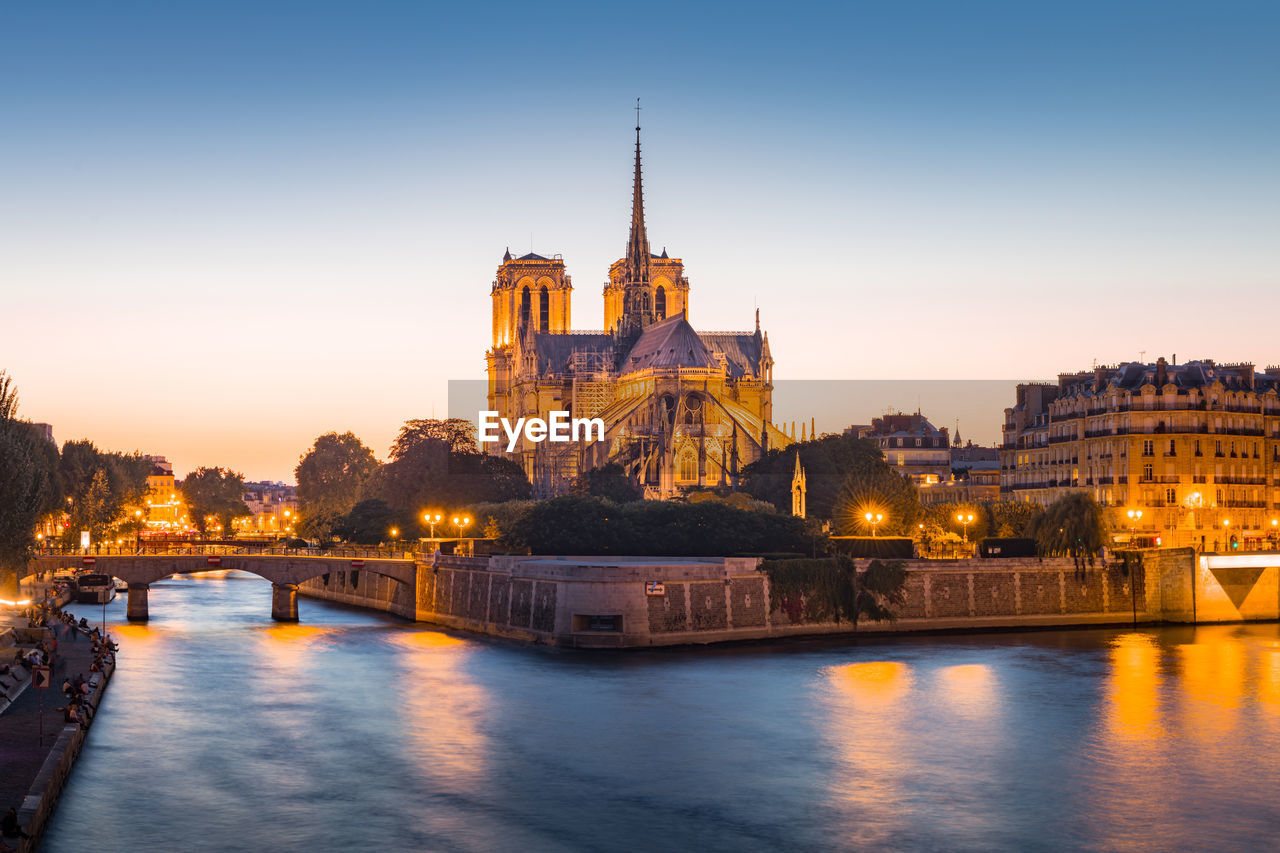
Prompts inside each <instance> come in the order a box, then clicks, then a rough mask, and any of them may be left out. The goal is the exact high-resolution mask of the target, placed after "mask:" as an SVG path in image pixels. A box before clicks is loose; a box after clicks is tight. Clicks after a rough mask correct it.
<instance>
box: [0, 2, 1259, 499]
mask: <svg viewBox="0 0 1280 853" xmlns="http://www.w3.org/2000/svg"><path fill="white" fill-rule="evenodd" d="M1278 40H1280V6H1277V5H1276V4H1274V3H1236V2H1219V3H1212V4H1208V3H1179V2H1159V3H1156V2H1152V3H1116V2H1110V3H1102V2H1070V3H1065V2H1063V3H1055V2H1046V3H1032V4H1028V3H1012V2H1011V3H992V2H970V3H962V4H961V3H948V2H903V3H892V4H889V3H879V2H876V3H872V2H850V3H842V4H804V3H786V4H782V3H773V4H751V3H733V4H727V3H726V4H702V3H695V4H687V3H672V4H662V3H656V4H655V3H646V4H642V5H640V6H637V5H635V4H601V3H591V4H580V5H575V4H503V3H485V4H456V3H455V4H439V5H437V4H428V3H390V2H273V3H261V2H255V3H240V2H233V0H223V2H218V3H203V4H199V3H182V4H174V3H159V2H157V3H145V2H124V3H115V4H101V3H75V2H66V3H57V4H51V3H4V4H0V81H3V82H0V369H3V370H6V371H7V372H8V373H9V374H10V375H11V376H12V377H13V379H14V381H15V383H16V384H17V386H18V389H19V393H20V395H21V404H22V406H21V413H22V414H23V416H25V417H27V418H30V419H32V420H35V421H41V422H48V423H51V424H53V426H54V432H55V435H56V437H57V438H58V439H59V440H60V441H65V440H67V439H73V438H81V437H87V438H91V439H93V440H94V441H95V442H97V443H98V445H99V446H100V447H104V448H108V449H115V450H135V449H136V450H141V451H143V452H146V453H153V454H158V455H165V456H167V457H168V458H169V459H170V460H171V461H173V463H174V466H175V469H176V472H177V473H178V474H179V475H180V476H181V475H182V474H183V473H185V472H186V471H189V470H191V469H192V468H194V467H196V466H199V465H223V466H228V467H231V468H234V469H235V470H238V471H240V472H241V473H243V474H244V475H245V476H246V477H247V478H248V479H251V480H257V479H272V480H277V479H278V480H286V481H291V480H292V475H293V468H294V466H295V465H296V464H297V461H298V457H299V456H300V455H301V454H302V453H303V452H305V450H306V449H307V448H308V447H309V446H310V444H311V442H312V441H313V440H314V438H315V437H316V436H317V435H319V434H321V433H323V432H326V431H329V430H338V431H345V430H348V429H349V430H352V431H354V432H355V433H356V434H357V435H359V436H360V437H361V438H362V439H363V440H364V441H365V443H367V444H368V445H370V446H371V447H372V448H373V449H374V450H375V452H376V453H377V454H378V455H379V456H380V457H383V456H385V453H386V450H387V446H388V445H389V444H390V442H391V440H392V439H393V437H394V435H395V433H396V431H397V429H398V428H399V426H400V424H401V423H402V422H403V421H405V420H407V419H409V418H416V417H432V416H437V417H443V416H445V415H446V414H453V415H455V416H457V415H460V414H461V415H464V416H471V417H474V413H456V412H448V396H449V395H448V384H449V382H450V381H467V380H475V379H482V378H483V376H484V365H485V363H484V352H485V348H486V346H487V345H488V342H489V339H490V322H491V320H490V306H489V288H490V285H491V283H492V281H493V278H494V272H495V269H496V267H497V265H498V263H499V262H500V260H501V257H502V253H503V251H504V249H506V248H507V247H508V246H510V247H511V249H512V250H513V251H514V252H517V253H523V252H525V251H528V250H529V249H530V248H532V249H533V250H535V251H537V252H539V253H540V254H544V255H550V254H554V253H560V254H563V256H564V258H565V261H566V264H567V267H568V270H569V273H570V275H572V276H573V280H574V286H575V297H576V298H575V300H574V309H573V317H574V325H575V326H577V327H581V328H587V329H597V328H600V327H601V326H602V324H603V320H602V316H601V315H602V308H601V304H602V303H601V298H600V290H601V287H602V285H603V283H604V281H605V278H606V275H607V269H608V265H609V264H610V263H611V262H612V261H613V260H615V259H616V258H618V257H620V256H621V254H622V252H623V250H624V244H625V240H626V235H627V229H628V226H629V223H630V203H631V199H630V193H631V186H630V181H631V158H632V144H633V140H634V130H633V128H634V125H635V113H634V112H633V111H632V108H633V106H634V104H635V98H636V97H640V98H641V105H642V107H643V110H642V112H641V123H642V125H643V127H644V130H643V147H644V166H645V193H646V198H645V200H646V219H647V223H648V227H649V237H650V241H651V243H652V245H653V247H654V250H655V251H660V250H661V249H662V248H663V247H666V248H667V249H668V250H669V251H670V253H671V254H672V255H678V256H680V257H682V258H683V259H684V261H685V264H686V272H687V274H688V275H689V278H690V281H691V286H692V290H691V299H690V303H691V311H690V314H691V316H690V319H691V321H692V322H693V324H694V325H695V326H696V327H699V328H708V329H747V328H751V326H752V323H753V312H754V309H755V308H757V307H758V308H759V309H760V312H761V318H762V323H763V325H764V327H765V329H767V330H768V332H769V336H770V344H771V347H772V351H773V354H774V357H775V359H776V366H775V376H776V377H777V378H778V379H779V380H812V379H860V380H862V379H911V380H921V379H929V380H934V379H983V380H996V379H998V380H1016V379H1033V378H1049V379H1052V378H1053V377H1054V376H1056V375H1057V374H1058V373H1059V372H1067V371H1073V370H1080V369H1086V368H1088V367H1090V366H1091V365H1092V364H1093V363H1094V362H1095V361H1097V362H1098V363H1115V362H1120V361H1126V360H1133V359H1138V358H1146V359H1147V360H1154V359H1155V357H1156V356H1158V355H1165V356H1166V357H1172V356H1173V355H1174V354H1176V355H1177V356H1178V358H1179V360H1186V359H1189V358H1201V357H1206V358H1215V359H1217V360H1219V361H1253V362H1256V363H1258V364H1269V363H1274V362H1277V361H1280V353H1277V351H1276V347H1275V344H1274V343H1273V339H1274V334H1273V330H1274V323H1275V320H1274V318H1275V317H1276V313H1277V308H1280V288H1278V287H1277V284H1278V283H1280V282H1278V281H1277V270H1278V269H1280V264H1278V262H1280V240H1277V239H1276V234H1278V233H1280V210H1278V208H1277V201H1276V199H1277V198H1280V175H1278V173H1277V161H1276V151H1277V150H1280V132H1278V130H1280V117H1278V116H1277V101H1276V96H1275V93H1276V91H1277V84H1280V51H1277V50H1276V49H1275V45H1276V44H1277V42H1278ZM904 396H905V395H904ZM916 402H917V401H916V400H915V399H914V397H913V398H912V399H903V400H889V399H886V400H884V401H883V402H882V404H877V406H878V408H877V409H876V410H875V411H868V412H867V413H866V414H865V416H859V417H857V418H856V420H857V422H860V423H867V422H869V421H870V419H871V417H873V416H876V415H879V414H881V413H882V412H883V410H884V408H886V407H888V406H896V407H897V408H900V409H907V410H911V409H914V408H915V406H916ZM1011 403H1012V400H1011V399H1010V400H1005V401H999V400H993V401H992V403H991V409H990V416H989V417H988V418H984V417H982V416H981V415H980V414H974V415H968V414H967V413H966V417H965V418H964V419H962V422H961V428H962V431H963V433H964V434H965V436H966V437H972V438H974V439H975V440H985V441H994V440H995V439H996V438H997V437H998V430H999V423H1000V421H1001V420H1002V409H1003V406H1005V405H1011ZM922 405H923V406H924V408H925V413H926V414H930V412H929V409H928V404H927V401H924V402H922ZM949 411H950V410H948V412H949ZM934 415H935V420H936V421H938V422H939V425H948V426H953V425H954V424H953V422H952V417H951V415H949V414H947V413H946V412H936V413H934ZM807 416H808V413H807V412H784V411H779V412H777V417H778V419H779V420H781V421H789V420H791V419H798V420H804V419H807ZM957 416H958V415H957ZM840 426H842V424H838V423H829V424H822V423H820V424H819V429H820V430H828V429H830V430H835V429H838V428H839V427H840Z"/></svg>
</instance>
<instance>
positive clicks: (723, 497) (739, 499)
mask: <svg viewBox="0 0 1280 853" xmlns="http://www.w3.org/2000/svg"><path fill="white" fill-rule="evenodd" d="M688 501H689V503H702V502H703V501H719V502H720V503H723V504H726V505H728V506H731V507H734V508H735V509H745V510H750V511H751V512H777V509H775V508H774V506H773V504H771V503H769V502H768V501H758V500H756V499H755V498H753V497H751V495H749V494H747V493H746V492H729V493H728V494H722V493H720V492H717V491H713V490H710V489H708V490H706V491H701V492H692V493H690V494H689V496H688Z"/></svg>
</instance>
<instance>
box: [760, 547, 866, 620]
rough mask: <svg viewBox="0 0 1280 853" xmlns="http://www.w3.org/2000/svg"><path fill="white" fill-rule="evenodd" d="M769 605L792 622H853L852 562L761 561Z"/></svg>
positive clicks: (827, 559) (838, 559)
mask: <svg viewBox="0 0 1280 853" xmlns="http://www.w3.org/2000/svg"><path fill="white" fill-rule="evenodd" d="M759 570H760V571H761V572H763V573H764V574H765V575H766V576H767V577H768V578H769V606H770V609H772V610H781V611H783V612H784V613H786V614H787V618H788V619H790V620H791V621H792V622H793V623H800V622H840V621H853V618H854V615H853V614H854V591H853V561H852V560H849V559H848V558H845V557H819V558H817V559H799V560H761V561H760V566H759Z"/></svg>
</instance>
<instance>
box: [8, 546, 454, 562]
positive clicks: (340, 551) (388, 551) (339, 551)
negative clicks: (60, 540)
mask: <svg viewBox="0 0 1280 853" xmlns="http://www.w3.org/2000/svg"><path fill="white" fill-rule="evenodd" d="M233 554H239V555H259V556H268V557H271V556H279V557H334V558H339V559H344V558H353V559H374V560H412V559H416V558H422V557H429V556H430V552H429V551H427V550H426V549H422V550H418V549H416V548H377V547H370V546H360V545H342V546H336V547H333V548H286V547H283V546H274V545H243V546H237V545H142V546H136V545H94V546H91V547H89V548H75V547H70V546H66V545H46V546H44V547H43V548H38V549H36V550H35V551H34V552H33V556H36V557H182V556H210V557H213V556H229V555H233Z"/></svg>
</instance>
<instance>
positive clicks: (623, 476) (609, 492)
mask: <svg viewBox="0 0 1280 853" xmlns="http://www.w3.org/2000/svg"><path fill="white" fill-rule="evenodd" d="M576 491H577V492H578V493H579V494H583V495H592V496H594V497H597V498H607V499H609V500H611V501H615V502H617V503H628V502H630V501H638V500H640V499H641V498H642V497H644V488H643V487H642V486H641V485H640V484H639V483H637V482H636V481H635V480H634V479H633V478H632V477H630V476H629V475H628V474H627V470H626V469H625V468H623V467H622V466H621V465H619V464H618V463H617V462H610V463H608V464H607V465H601V466H600V467H599V468H592V469H591V470H590V471H586V472H584V473H583V474H582V476H580V477H579V478H578V484H577V490H576Z"/></svg>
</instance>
